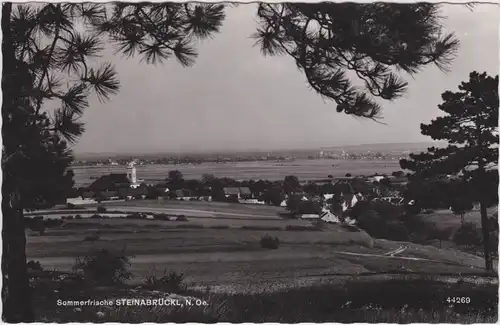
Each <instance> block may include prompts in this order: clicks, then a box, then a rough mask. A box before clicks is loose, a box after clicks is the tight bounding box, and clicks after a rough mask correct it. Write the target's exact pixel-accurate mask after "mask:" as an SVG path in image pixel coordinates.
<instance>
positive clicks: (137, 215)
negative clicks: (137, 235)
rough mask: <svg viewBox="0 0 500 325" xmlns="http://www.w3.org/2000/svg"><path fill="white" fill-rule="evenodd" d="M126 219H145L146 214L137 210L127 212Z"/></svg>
mask: <svg viewBox="0 0 500 325" xmlns="http://www.w3.org/2000/svg"><path fill="white" fill-rule="evenodd" d="M126 218H127V219H145V218H146V214H143V213H139V212H134V213H132V214H127V216H126Z"/></svg>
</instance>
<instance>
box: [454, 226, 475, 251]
mask: <svg viewBox="0 0 500 325" xmlns="http://www.w3.org/2000/svg"><path fill="white" fill-rule="evenodd" d="M453 241H454V242H455V244H457V245H460V246H466V247H470V248H472V247H476V246H479V245H481V242H482V237H481V234H480V232H479V229H478V228H477V226H476V224H474V223H472V222H466V223H464V224H463V225H462V226H461V227H460V228H459V229H458V230H457V232H456V233H455V236H453Z"/></svg>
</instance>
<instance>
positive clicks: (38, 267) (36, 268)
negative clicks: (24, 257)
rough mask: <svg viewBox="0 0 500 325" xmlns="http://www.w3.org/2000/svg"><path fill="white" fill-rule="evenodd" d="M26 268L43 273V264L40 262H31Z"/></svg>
mask: <svg viewBox="0 0 500 325" xmlns="http://www.w3.org/2000/svg"><path fill="white" fill-rule="evenodd" d="M26 268H28V269H29V270H34V271H43V267H42V264H40V262H39V261H29V262H28V263H26Z"/></svg>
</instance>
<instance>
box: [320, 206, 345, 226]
mask: <svg viewBox="0 0 500 325" xmlns="http://www.w3.org/2000/svg"><path fill="white" fill-rule="evenodd" d="M320 217H321V220H323V221H324V222H327V223H339V222H340V220H339V218H338V217H337V216H336V215H334V214H333V213H332V212H331V211H329V210H327V209H326V208H323V213H322V214H321V216H320Z"/></svg>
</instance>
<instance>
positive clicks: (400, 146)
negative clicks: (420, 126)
mask: <svg viewBox="0 0 500 325" xmlns="http://www.w3.org/2000/svg"><path fill="white" fill-rule="evenodd" d="M432 146H434V147H444V146H446V142H438V141H436V142H411V143H371V144H360V145H352V146H336V147H324V148H321V150H345V151H348V152H357V151H362V152H367V151H375V152H404V151H410V152H414V151H425V150H427V148H429V147H432Z"/></svg>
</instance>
